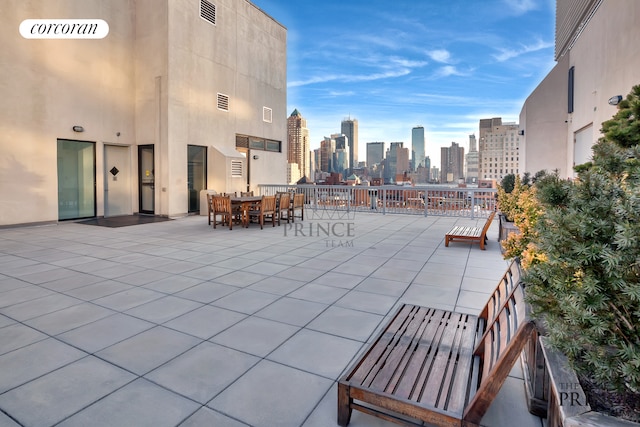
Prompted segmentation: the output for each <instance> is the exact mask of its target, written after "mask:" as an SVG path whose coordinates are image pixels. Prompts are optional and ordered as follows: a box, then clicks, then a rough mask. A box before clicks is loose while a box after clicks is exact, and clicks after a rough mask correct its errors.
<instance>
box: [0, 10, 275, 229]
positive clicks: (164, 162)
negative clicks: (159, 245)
mask: <svg viewBox="0 0 640 427" xmlns="http://www.w3.org/2000/svg"><path fill="white" fill-rule="evenodd" d="M210 3H212V4H214V5H215V7H216V19H215V25H214V24H213V23H211V22H209V21H207V20H205V19H203V18H201V16H200V1H197V0H53V1H48V2H42V1H38V0H8V1H3V2H2V4H1V5H0V21H1V23H2V25H0V77H1V78H0V92H1V94H2V96H0V204H1V208H0V226H7V225H14V224H25V223H46V222H56V221H58V219H59V204H60V200H59V198H58V180H59V168H58V162H59V160H58V155H59V153H58V150H57V147H58V141H59V140H70V141H87V142H91V143H94V144H95V215H96V216H102V215H105V214H108V213H109V211H110V209H111V207H109V206H107V203H108V202H107V200H109V199H108V196H109V191H110V188H115V187H110V186H114V185H116V184H117V185H120V186H122V185H123V182H122V179H121V180H120V181H117V178H121V177H123V176H124V173H121V174H119V175H118V176H115V175H112V174H110V173H109V170H110V169H111V168H112V166H111V164H110V163H108V162H109V161H110V160H109V150H110V149H111V148H113V147H115V148H123V147H124V148H123V149H121V150H117V151H118V152H120V153H127V154H126V156H127V159H128V160H127V162H126V164H125V165H124V168H129V169H130V179H128V180H127V181H126V183H124V186H125V189H127V191H128V194H127V198H128V200H127V201H126V203H125V204H126V208H125V210H128V212H123V213H135V212H138V211H139V199H140V190H139V189H140V186H139V184H140V182H139V181H140V180H139V177H140V176H141V174H143V172H144V171H142V170H139V169H138V160H139V159H138V146H151V145H152V146H153V154H154V165H153V166H154V169H153V171H152V174H153V175H154V177H155V185H154V186H153V190H152V191H153V196H154V198H153V213H155V214H157V215H166V216H181V215H186V214H187V212H188V210H189V192H188V184H189V182H188V180H189V176H188V175H189V174H188V172H189V171H188V158H187V157H188V156H187V147H188V146H189V145H192V146H193V145H195V146H200V147H206V150H207V155H206V158H207V169H206V187H208V188H211V189H214V190H216V191H219V192H229V191H246V189H247V188H250V189H256V188H257V185H258V184H260V183H265V182H269V183H274V182H275V183H284V182H285V181H286V165H287V155H286V145H287V144H286V132H287V129H286V33H287V32H286V29H285V28H284V27H283V26H282V25H280V24H279V23H278V22H276V21H275V20H273V19H272V18H271V17H269V16H268V15H267V14H265V13H264V12H263V11H261V10H260V9H258V8H257V7H256V6H254V5H253V4H252V3H250V2H249V1H247V0H210ZM86 18H95V19H102V20H104V21H106V22H107V23H108V24H109V34H108V35H107V37H105V38H104V39H99V40H77V39H71V40H38V39H25V38H23V37H22V36H21V35H20V33H19V32H18V27H19V25H20V23H21V22H22V21H23V20H25V19H86ZM218 94H223V95H225V96H226V97H227V99H228V109H227V110H222V109H219V108H218V107H219V105H218V103H217V97H218ZM265 108H266V109H268V110H269V111H270V112H271V117H272V119H271V120H270V121H269V120H265V117H264V116H263V111H264V110H265ZM73 126H81V127H82V128H83V130H84V131H82V132H76V131H74V130H73V129H72V128H73ZM236 135H247V136H251V137H256V138H263V139H266V140H271V141H281V142H282V143H281V144H280V146H281V150H280V151H279V152H276V151H259V150H253V149H252V150H251V151H250V152H247V151H246V150H245V153H244V154H241V153H239V152H238V151H236ZM220 152H222V153H230V154H231V156H232V157H233V156H236V157H237V158H238V159H240V161H242V165H243V169H242V175H241V176H238V177H235V176H234V177H233V178H229V176H228V172H229V168H228V167H226V166H227V165H224V164H219V163H220V162H219V158H220V156H219V155H217V154H219V153H220ZM247 154H248V155H247ZM254 157H256V159H255V160H254ZM111 200H113V198H112V199H111ZM113 211H114V210H113V209H111V212H113Z"/></svg>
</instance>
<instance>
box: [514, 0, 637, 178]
mask: <svg viewBox="0 0 640 427" xmlns="http://www.w3.org/2000/svg"><path fill="white" fill-rule="evenodd" d="M557 4H558V10H559V11H562V10H570V9H571V7H573V5H578V4H580V5H582V6H583V7H585V11H586V18H585V19H584V20H583V21H581V22H578V24H577V25H576V26H575V28H573V43H568V44H567V45H566V46H564V47H563V46H556V53H557V57H556V60H557V64H556V66H555V67H554V68H553V70H552V71H551V72H550V73H549V74H548V75H547V76H546V78H545V79H544V80H543V81H542V82H541V83H540V85H538V87H537V88H536V89H535V90H534V91H533V92H532V94H531V95H530V96H529V98H528V99H527V100H526V102H525V104H524V106H523V108H522V111H521V114H520V127H521V129H522V130H524V131H525V134H524V140H525V142H524V147H525V148H524V155H523V156H521V164H522V167H521V168H520V169H521V170H522V171H526V172H531V173H535V172H537V171H538V170H541V169H546V170H548V171H552V170H554V169H558V170H559V172H560V176H562V177H573V175H574V174H573V166H574V164H580V163H583V162H584V161H586V160H588V157H589V148H590V146H591V145H593V144H594V143H595V142H597V140H598V138H600V136H601V134H600V129H601V126H602V122H604V121H606V120H608V119H610V118H611V117H612V116H613V115H614V114H615V113H616V111H617V110H616V107H615V106H612V105H609V103H608V100H609V99H610V98H611V97H613V96H616V95H622V96H623V97H625V96H626V95H627V94H628V93H629V91H630V90H631V87H632V86H634V85H637V84H640V44H639V43H638V40H640V25H638V23H639V22H640V2H639V1H637V0H601V1H600V0H590V1H588V2H584V1H582V2H576V1H574V0H558V1H557ZM563 8H564V9H563ZM589 9H591V10H589ZM556 20H558V17H557V18H556ZM580 24H582V25H580ZM557 25H559V24H558V23H557ZM580 29H581V31H580ZM568 39H569V40H572V38H571V37H569V38H568ZM563 40H565V41H566V40H567V37H564V39H563ZM558 41H559V39H558V38H557V39H556V43H558ZM571 67H573V76H574V84H573V93H574V102H573V107H574V108H573V112H569V108H568V89H569V79H568V74H569V70H570V69H571Z"/></svg>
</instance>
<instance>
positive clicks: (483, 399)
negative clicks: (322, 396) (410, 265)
mask: <svg viewBox="0 0 640 427" xmlns="http://www.w3.org/2000/svg"><path fill="white" fill-rule="evenodd" d="M533 330H534V324H533V323H532V322H531V321H530V320H529V316H528V310H527V307H526V305H525V302H524V290H523V285H522V284H521V282H520V275H519V267H518V265H517V263H516V262H515V261H514V262H513V263H512V264H511V265H510V267H509V269H508V270H507V272H506V273H505V275H504V276H503V277H502V279H501V280H500V283H499V284H498V286H497V288H496V289H495V291H494V292H493V294H492V295H491V297H490V298H489V301H488V302H487V304H486V306H485V307H484V308H483V309H482V311H481V312H480V315H479V316H473V315H469V314H464V313H457V312H452V311H447V310H440V309H434V308H428V307H421V306H416V305H409V304H405V305H402V306H401V307H400V308H399V310H398V311H397V312H396V314H395V315H394V317H393V318H392V319H391V321H390V322H389V323H388V325H387V326H386V327H385V328H384V330H383V331H382V332H381V333H380V334H379V335H378V337H377V339H376V340H375V341H374V342H373V343H372V344H371V345H370V346H369V348H368V349H367V350H366V351H365V353H364V355H363V356H362V357H361V358H360V359H359V360H358V361H356V362H355V363H354V365H353V366H352V367H351V368H350V369H349V370H348V371H347V374H345V375H344V376H343V377H342V378H341V379H340V381H339V383H338V424H339V425H341V426H346V425H347V424H349V420H350V418H351V412H352V410H353V409H356V410H359V411H362V412H365V413H368V414H371V415H374V416H377V417H380V418H382V419H385V420H388V421H393V422H397V423H399V424H403V425H422V424H420V423H418V420H419V421H421V422H425V423H426V424H430V425H431V424H433V425H436V426H478V425H479V424H480V420H481V419H482V417H483V416H484V414H485V412H486V411H487V409H488V408H489V406H490V405H491V402H492V401H493V399H494V397H495V396H496V394H497V393H498V391H499V390H500V387H501V386H502V384H503V383H504V381H505V379H506V378H507V375H508V374H509V372H510V370H511V368H512V367H513V365H514V363H515V362H516V360H517V358H518V357H519V356H520V353H521V352H522V349H523V347H524V345H525V343H526V342H527V340H528V339H529V338H530V336H531V334H532V332H533ZM412 420H415V422H414V421H412Z"/></svg>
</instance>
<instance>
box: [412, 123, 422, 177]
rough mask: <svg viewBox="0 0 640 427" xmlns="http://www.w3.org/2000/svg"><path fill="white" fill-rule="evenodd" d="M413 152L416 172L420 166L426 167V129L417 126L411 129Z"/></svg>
mask: <svg viewBox="0 0 640 427" xmlns="http://www.w3.org/2000/svg"><path fill="white" fill-rule="evenodd" d="M411 150H412V151H413V167H414V170H415V169H418V166H424V165H425V164H424V158H425V151H424V127H422V126H416V127H414V128H413V129H411Z"/></svg>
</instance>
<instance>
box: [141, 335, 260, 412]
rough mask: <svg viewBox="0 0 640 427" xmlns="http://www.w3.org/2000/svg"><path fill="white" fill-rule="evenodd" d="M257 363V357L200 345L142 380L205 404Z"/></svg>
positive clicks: (208, 345) (222, 348)
mask: <svg viewBox="0 0 640 427" xmlns="http://www.w3.org/2000/svg"><path fill="white" fill-rule="evenodd" d="M259 361H260V359H259V358H258V357H255V356H251V355H248V354H246V353H241V352H239V351H236V350H233V349H230V348H226V347H223V346H220V345H217V344H213V343H210V342H203V343H202V344H200V345H198V346H196V347H194V348H192V349H191V350H189V351H187V352H186V353H184V354H181V355H180V356H178V357H176V358H175V359H173V360H172V361H170V362H168V363H167V364H165V365H163V366H161V367H159V368H158V369H156V370H154V371H152V372H150V373H148V374H147V375H146V376H145V377H146V378H148V379H150V380H151V381H153V382H155V383H157V384H160V385H161V386H163V387H165V388H167V389H169V390H172V391H174V392H176V393H180V394H181V395H183V396H186V397H188V398H190V399H192V400H195V401H196V402H200V403H202V404H205V403H207V402H208V401H209V400H211V399H212V398H213V397H214V396H215V395H217V394H218V393H220V392H221V391H222V390H224V389H225V388H226V387H227V386H228V385H229V384H231V383H232V382H234V381H235V380H236V379H237V378H238V377H240V376H242V374H244V373H245V372H246V371H247V370H249V368H251V367H252V366H253V365H255V364H256V363H258V362H259Z"/></svg>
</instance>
